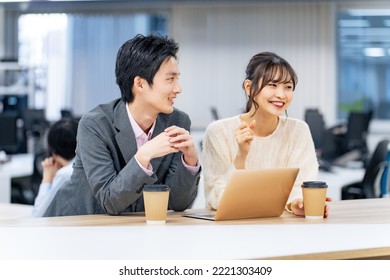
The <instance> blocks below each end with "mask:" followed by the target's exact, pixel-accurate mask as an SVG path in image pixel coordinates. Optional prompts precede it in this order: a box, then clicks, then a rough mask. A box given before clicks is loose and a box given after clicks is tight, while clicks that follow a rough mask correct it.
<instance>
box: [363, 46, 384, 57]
mask: <svg viewBox="0 0 390 280" xmlns="http://www.w3.org/2000/svg"><path fill="white" fill-rule="evenodd" d="M364 55H365V56H370V57H382V56H385V50H384V49H383V48H365V49H364Z"/></svg>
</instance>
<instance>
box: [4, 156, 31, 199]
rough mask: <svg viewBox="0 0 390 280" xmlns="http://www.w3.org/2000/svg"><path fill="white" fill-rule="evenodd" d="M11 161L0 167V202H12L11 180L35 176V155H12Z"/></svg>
mask: <svg viewBox="0 0 390 280" xmlns="http://www.w3.org/2000/svg"><path fill="white" fill-rule="evenodd" d="M10 157H11V160H10V161H9V162H7V163H4V164H2V165H0V202H6V203H10V202H11V179H12V178H16V177H23V176H28V175H31V174H33V170H34V155H33V154H16V155H11V156H10Z"/></svg>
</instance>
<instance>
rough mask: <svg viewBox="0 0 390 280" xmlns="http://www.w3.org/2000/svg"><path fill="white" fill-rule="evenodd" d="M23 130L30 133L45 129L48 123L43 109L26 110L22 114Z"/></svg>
mask: <svg viewBox="0 0 390 280" xmlns="http://www.w3.org/2000/svg"><path fill="white" fill-rule="evenodd" d="M23 122H24V130H25V131H30V132H36V131H41V130H42V129H46V127H47V125H48V122H47V120H46V116H45V110H43V109H27V110H24V112H23Z"/></svg>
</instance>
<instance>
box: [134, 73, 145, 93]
mask: <svg viewBox="0 0 390 280" xmlns="http://www.w3.org/2000/svg"><path fill="white" fill-rule="evenodd" d="M133 88H134V90H135V91H137V92H141V91H143V89H144V80H143V79H142V78H141V77H140V76H136V77H135V78H134V83H133Z"/></svg>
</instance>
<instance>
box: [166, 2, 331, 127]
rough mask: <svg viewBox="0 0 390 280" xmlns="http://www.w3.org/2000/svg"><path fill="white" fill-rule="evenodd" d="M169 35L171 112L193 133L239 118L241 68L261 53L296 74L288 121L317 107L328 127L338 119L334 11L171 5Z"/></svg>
mask: <svg viewBox="0 0 390 280" xmlns="http://www.w3.org/2000/svg"><path fill="white" fill-rule="evenodd" d="M170 28H171V30H170V34H172V36H173V37H174V38H175V39H176V40H177V41H178V42H179V43H180V47H181V49H180V53H179V66H180V69H181V71H182V74H181V84H182V87H183V93H182V95H181V96H179V98H177V101H176V104H177V107H179V108H181V109H183V110H185V111H186V112H189V114H190V116H191V118H192V120H193V126H194V127H204V126H206V125H207V124H208V123H209V122H210V121H211V120H212V118H211V113H210V111H209V108H210V107H211V106H215V107H217V109H218V111H219V113H220V115H221V116H222V117H226V116H232V115H235V114H238V113H240V112H241V111H242V110H243V108H244V104H245V97H244V92H243V90H242V87H241V84H242V81H243V79H244V77H245V76H244V75H245V73H244V72H245V67H246V65H247V63H248V61H249V59H250V58H251V56H252V55H254V54H255V53H257V52H260V51H273V52H276V53H278V54H279V55H281V56H283V57H284V58H286V59H287V60H288V61H289V62H290V63H291V64H292V66H293V67H294V68H295V70H296V72H297V74H298V86H297V88H296V91H295V94H294V102H293V104H292V105H291V107H290V109H289V110H288V114H289V116H291V117H296V118H303V116H304V110H305V108H309V107H319V108H320V110H321V111H323V112H325V113H326V114H325V117H326V121H327V123H334V122H335V119H336V110H335V109H336V74H335V73H336V53H335V48H336V46H335V37H336V35H335V9H334V4H332V3H306V4H302V3H301V4H294V3H293V4H289V3H287V4H286V3H284V4H283V3H279V4H247V5H243V4H240V5H224V6H223V5H218V6H215V5H206V4H204V5H174V7H173V8H172V14H171V26H170Z"/></svg>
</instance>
